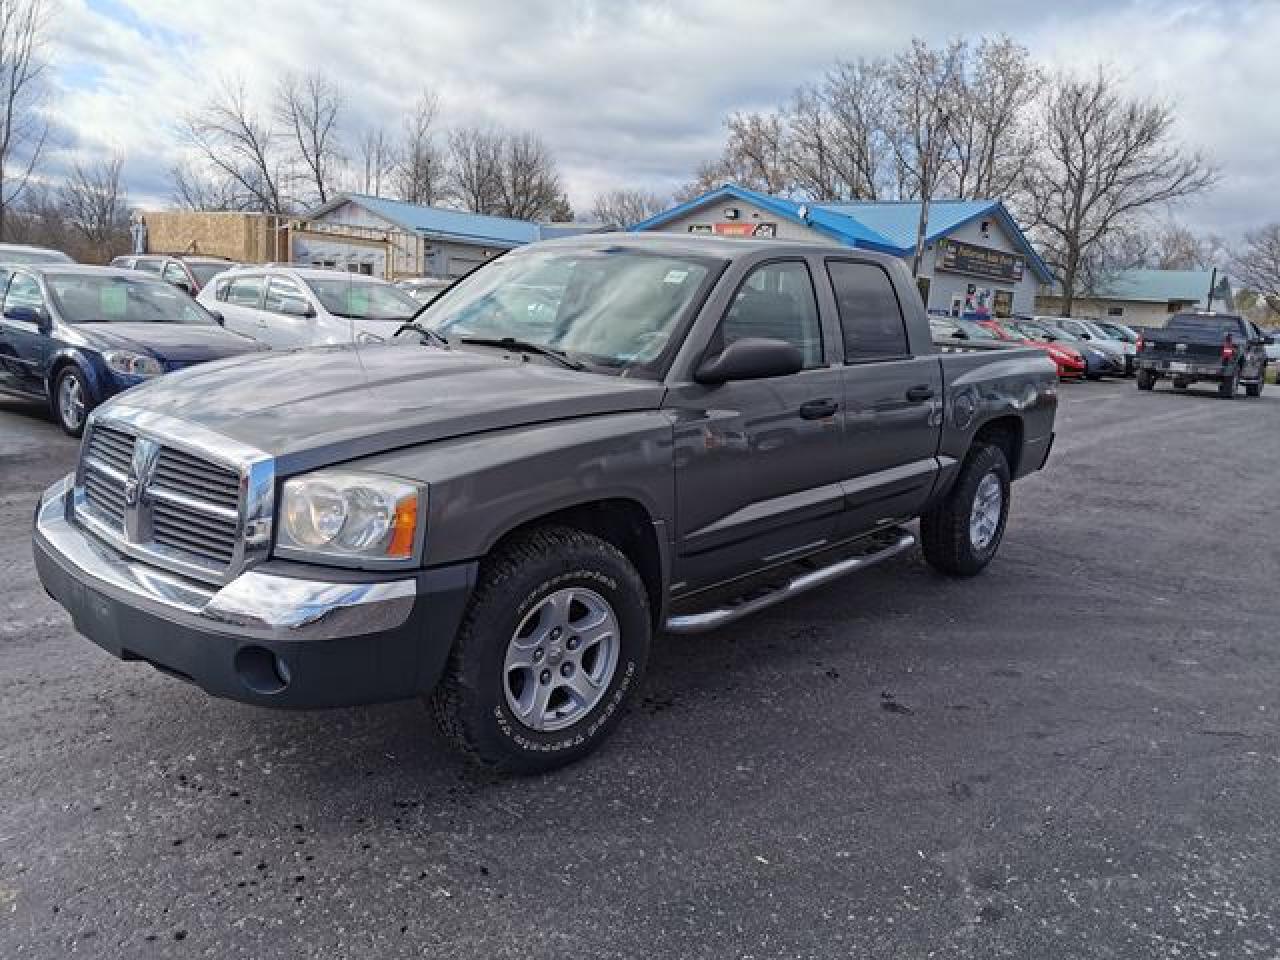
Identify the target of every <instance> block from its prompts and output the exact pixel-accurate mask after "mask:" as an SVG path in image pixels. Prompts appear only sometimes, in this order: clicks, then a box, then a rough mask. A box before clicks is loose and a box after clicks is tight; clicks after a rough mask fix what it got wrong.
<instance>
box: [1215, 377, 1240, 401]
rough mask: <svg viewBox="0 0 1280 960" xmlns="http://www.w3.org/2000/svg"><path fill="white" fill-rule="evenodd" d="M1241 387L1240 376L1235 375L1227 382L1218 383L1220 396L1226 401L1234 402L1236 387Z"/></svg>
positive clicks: (1226, 380)
mask: <svg viewBox="0 0 1280 960" xmlns="http://www.w3.org/2000/svg"><path fill="white" fill-rule="evenodd" d="M1239 385H1240V374H1239V373H1233V374H1231V376H1229V377H1228V378H1227V379H1225V380H1219V381H1218V396H1219V397H1222V398H1223V399H1224V400H1234V399H1235V396H1236V387H1238V386H1239Z"/></svg>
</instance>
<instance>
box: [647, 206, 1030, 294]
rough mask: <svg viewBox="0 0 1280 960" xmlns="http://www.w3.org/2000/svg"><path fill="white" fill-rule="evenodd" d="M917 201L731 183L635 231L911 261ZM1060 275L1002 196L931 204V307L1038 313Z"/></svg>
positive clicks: (926, 266) (927, 273) (926, 273)
mask: <svg viewBox="0 0 1280 960" xmlns="http://www.w3.org/2000/svg"><path fill="white" fill-rule="evenodd" d="M919 219H920V204H919V202H918V201H903V202H880V201H861V202H853V203H804V202H802V201H797V200H788V199H786V198H784V197H775V196H771V195H769V194H763V193H758V192H756V191H754V190H747V189H746V188H744V187H740V186H737V185H736V184H726V185H725V186H723V187H720V188H719V189H716V190H713V191H711V192H710V193H706V194H704V195H702V196H700V197H697V198H695V199H693V200H690V201H689V202H688V203H683V204H680V205H679V206H677V207H674V208H672V209H670V210H667V211H665V212H663V213H660V214H658V215H657V216H654V217H651V218H650V219H648V220H645V221H644V222H642V223H638V224H636V225H635V226H633V227H632V228H631V229H632V230H661V231H666V232H674V233H694V234H698V233H705V234H717V235H720V236H738V237H777V238H781V239H785V240H809V241H818V242H827V243H835V244H840V245H843V246H848V247H855V248H860V249H866V250H877V251H879V252H881V253H890V254H893V255H894V256H898V257H902V258H904V259H906V260H907V261H908V262H909V261H910V260H911V259H912V258H913V256H914V254H915V247H916V232H917V230H918V224H919ZM1051 280H1052V276H1051V274H1050V273H1049V268H1048V267H1047V266H1046V265H1045V263H1044V261H1042V260H1041V259H1040V257H1039V256H1038V255H1037V254H1036V252H1035V250H1034V249H1032V247H1031V244H1030V242H1029V241H1028V240H1027V237H1026V235H1025V234H1024V233H1023V232H1022V230H1021V229H1020V228H1019V227H1018V225H1017V223H1015V222H1014V219H1013V217H1011V216H1010V215H1009V211H1008V210H1006V209H1005V206H1004V204H1003V203H1001V202H1000V201H998V200H934V201H933V202H932V203H930V205H929V217H928V224H927V226H926V228H925V249H924V256H923V258H922V260H921V264H920V270H919V279H918V283H919V286H920V294H921V297H922V298H923V300H924V303H925V306H926V308H927V309H928V310H929V312H930V313H933V314H938V315H944V314H945V315H950V316H964V315H970V316H973V315H978V316H984V315H985V316H1012V315H1014V314H1030V313H1033V312H1034V311H1035V305H1036V293H1037V291H1038V290H1039V288H1040V286H1041V285H1042V284H1047V283H1050V282H1051Z"/></svg>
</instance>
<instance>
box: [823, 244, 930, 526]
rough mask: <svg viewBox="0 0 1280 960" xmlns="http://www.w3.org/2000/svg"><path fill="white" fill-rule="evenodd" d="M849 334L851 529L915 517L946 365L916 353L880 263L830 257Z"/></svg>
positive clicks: (829, 270) (926, 485) (830, 274)
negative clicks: (911, 345) (943, 366)
mask: <svg viewBox="0 0 1280 960" xmlns="http://www.w3.org/2000/svg"><path fill="white" fill-rule="evenodd" d="M826 275H827V276H826V278H825V279H826V281H827V282H828V283H829V285H830V292H831V294H832V296H833V297H834V298H835V304H836V312H837V315H838V316H839V318H840V329H841V332H842V335H843V344H842V346H843V352H844V362H845V366H844V367H843V369H842V376H843V384H842V387H843V391H844V406H845V423H844V432H845V443H844V462H843V470H844V474H845V477H846V478H847V479H846V480H845V482H844V489H845V497H846V504H847V507H848V510H849V523H850V529H851V531H852V532H857V533H861V532H864V531H867V530H872V529H874V528H875V527H877V526H883V525H885V524H887V523H890V522H895V521H899V520H903V519H907V518H909V517H912V516H914V515H915V514H916V513H917V512H918V511H919V510H920V508H921V507H923V506H924V503H925V501H926V500H927V499H928V498H929V494H930V493H931V492H932V490H933V483H934V479H935V477H936V476H937V472H938V460H937V452H938V439H939V433H940V429H941V424H942V388H943V384H942V366H941V364H940V363H939V360H938V357H937V355H936V354H932V353H930V354H927V355H924V356H913V355H912V354H911V350H910V348H909V346H908V344H909V340H908V338H907V328H906V322H905V320H904V318H903V311H902V306H901V304H900V303H899V301H898V295H897V293H896V292H895V289H894V286H893V281H892V279H891V278H890V276H889V274H888V272H887V271H886V270H885V269H884V267H882V266H880V264H878V263H874V262H870V261H862V260H857V259H855V258H851V257H850V258H846V257H828V258H826Z"/></svg>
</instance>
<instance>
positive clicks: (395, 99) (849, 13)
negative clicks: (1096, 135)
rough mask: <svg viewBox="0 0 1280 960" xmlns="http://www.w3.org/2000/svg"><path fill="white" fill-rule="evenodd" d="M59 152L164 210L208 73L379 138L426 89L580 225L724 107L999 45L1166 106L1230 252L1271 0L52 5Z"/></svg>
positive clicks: (1197, 214)
mask: <svg viewBox="0 0 1280 960" xmlns="http://www.w3.org/2000/svg"><path fill="white" fill-rule="evenodd" d="M60 6H61V10H60V13H59V14H58V17H57V21H56V26H57V39H56V42H55V44H54V47H53V50H52V55H53V59H54V65H55V68H56V79H55V83H56V86H57V88H58V89H57V101H56V111H55V112H56V115H57V121H58V124H59V126H60V128H61V129H62V130H64V131H65V134H64V143H65V144H66V146H65V147H64V148H63V149H62V151H61V155H60V156H58V157H55V158H53V159H54V161H55V162H65V161H66V160H67V159H68V158H69V157H70V156H73V155H74V152H75V151H79V152H80V153H81V154H83V155H90V154H92V153H93V152H95V151H102V150H108V149H109V150H118V151H122V152H123V153H124V155H125V157H126V173H127V176H128V179H129V187H130V195H131V199H132V201H133V202H135V203H137V204H141V205H147V204H163V203H165V202H167V199H168V196H169V189H168V185H167V170H168V169H169V167H170V166H171V165H172V163H173V161H174V159H175V158H176V153H175V150H176V146H175V141H176V135H175V125H176V121H177V120H178V118H179V117H181V115H182V114H183V113H184V112H185V111H187V110H190V109H191V108H193V107H195V106H197V105H198V104H199V103H200V102H201V101H202V99H203V98H204V96H205V94H206V91H208V90H209V88H210V86H211V85H212V84H213V82H214V81H215V80H216V78H218V77H226V76H241V77H243V78H244V79H245V80H246V82H247V84H248V86H249V89H250V90H251V91H257V92H259V93H260V94H261V96H262V98H263V101H264V102H265V100H266V98H267V97H268V95H269V91H270V89H271V87H272V85H273V83H274V82H275V81H276V79H278V78H279V76H280V75H281V74H282V73H283V72H285V71H288V70H307V69H313V68H315V67H317V66H319V67H322V68H323V69H324V70H325V71H327V72H328V74H329V75H330V77H331V78H332V79H333V80H334V81H335V82H336V83H337V84H339V85H340V86H341V88H342V89H343V91H344V93H345V96H346V101H347V123H348V126H349V128H353V129H358V128H359V127H360V126H361V125H364V124H369V125H373V124H383V125H386V126H389V127H396V126H398V125H399V117H400V116H401V115H402V113H403V111H404V110H405V108H406V107H407V106H408V104H409V103H410V102H411V101H412V100H413V98H414V97H415V95H416V93H417V91H418V90H420V89H421V88H422V87H423V86H424V85H426V86H429V87H430V88H431V89H433V90H434V91H436V92H437V94H438V95H439V97H440V100H441V104H442V110H443V120H444V123H445V124H446V125H449V124H474V123H481V124H485V123H495V124H501V125H507V126H512V127H531V128H534V129H536V130H537V131H539V132H540V133H541V134H542V136H543V137H544V138H545V140H546V141H547V142H548V143H549V144H550V145H551V147H552V148H553V150H554V151H555V153H556V155H557V157H558V159H559V161H560V164H561V168H562V171H563V173H564V175H565V179H566V182H567V185H568V187H569V192H570V198H571V200H572V201H573V203H574V205H575V207H576V208H577V209H579V210H583V211H585V210H587V209H589V207H590V202H591V198H592V197H593V196H594V195H595V193H596V192H597V191H600V190H603V189H608V188H611V187H617V186H643V187H646V188H650V189H654V190H657V191H659V192H665V191H669V190H670V189H672V188H673V187H675V186H676V185H678V184H679V183H681V182H683V181H685V180H688V179H689V178H690V176H691V174H692V171H693V169H694V167H695V166H696V165H697V163H698V162H699V161H700V160H703V159H706V158H710V157H713V156H715V155H716V154H717V153H718V151H719V147H720V144H721V143H722V140H723V126H722V124H723V118H724V116H725V115H726V114H727V113H728V112H729V111H731V110H734V109H739V108H752V107H764V106H770V105H773V104H775V103H777V102H779V101H780V100H782V99H785V97H786V96H787V95H788V93H789V92H790V91H791V90H792V89H793V88H795V87H796V86H797V85H798V84H800V83H803V82H806V81H808V80H811V79H814V78H815V77H817V76H818V75H819V74H821V73H822V72H823V70H824V69H825V68H826V67H827V66H828V65H829V64H830V63H831V62H832V61H833V60H835V59H837V58H850V57H856V56H859V55H874V54H885V53H891V52H893V51H895V50H897V49H899V48H900V47H902V45H903V44H905V43H906V42H907V41H908V40H909V39H910V37H911V36H913V35H920V36H923V37H925V38H927V39H929V40H931V41H935V42H938V41H942V40H945V39H947V38H949V37H953V36H970V37H976V36H979V35H981V34H983V33H996V32H1006V33H1008V34H1010V35H1011V36H1012V37H1014V38H1015V39H1016V40H1018V41H1020V42H1021V43H1023V44H1025V45H1026V46H1028V47H1030V48H1031V50H1032V52H1033V53H1034V54H1035V55H1036V56H1037V57H1038V58H1040V59H1041V60H1043V61H1044V62H1046V63H1048V64H1051V65H1063V66H1069V67H1075V68H1087V67H1088V66H1090V65H1092V64H1095V63H1097V62H1098V61H1100V60H1101V61H1109V62H1111V63H1114V64H1116V65H1117V66H1119V67H1121V68H1123V70H1125V71H1126V75H1127V78H1128V81H1127V82H1128V83H1129V84H1130V85H1131V86H1132V87H1133V89H1134V90H1135V91H1136V92H1140V93H1142V94H1146V95H1153V96H1159V97H1163V98H1166V99H1168V100H1169V101H1171V102H1173V103H1174V104H1175V105H1176V107H1177V109H1178V112H1179V117H1180V124H1181V128H1182V130H1181V133H1182V136H1183V137H1184V138H1185V139H1186V140H1188V141H1190V142H1193V143H1195V144H1196V145H1198V146H1203V147H1204V148H1206V149H1207V150H1208V151H1209V152H1210V153H1211V154H1212V155H1213V156H1214V158H1215V159H1216V160H1217V162H1218V163H1219V164H1220V165H1221V167H1222V170H1223V180H1222V184H1221V186H1219V187H1218V188H1217V190H1215V191H1214V193H1213V195H1212V196H1210V197H1208V198H1206V199H1204V200H1201V201H1197V202H1196V203H1195V204H1194V206H1191V207H1189V208H1184V209H1183V210H1181V211H1180V212H1179V216H1180V217H1181V218H1182V219H1184V220H1186V221H1187V222H1190V223H1192V224H1195V225H1197V226H1199V227H1201V228H1203V229H1206V230H1214V231H1218V232H1220V233H1223V234H1226V235H1228V236H1235V235H1238V234H1239V232H1241V231H1242V230H1244V229H1247V228H1249V227H1250V226H1252V225H1255V224H1256V223H1257V222H1259V221H1260V220H1261V219H1264V218H1269V219H1276V218H1277V216H1278V214H1280V210H1278V209H1277V205H1276V201H1275V198H1276V197H1277V196H1280V106H1278V105H1277V103H1276V95H1275V93H1274V90H1275V80H1276V76H1277V70H1276V62H1277V61H1276V41H1277V39H1278V38H1280V2H1275V0H1257V2H1246V0H1234V2H1217V3H1207V2H1175V0H1165V2H1155V0H1143V2H1133V3H1127V4H1126V3H1119V2H1114V0H1113V2H1104V0H1073V2H1071V3H1066V4H1029V3H1026V2H1005V0H967V2H965V3H956V2H955V0H946V2H932V0H921V2H908V0H897V2H894V3H884V2H872V0H843V2H839V0H683V2H676V0H671V2H665V0H638V2H632V3H627V2H623V0H597V2H591V0H541V2H540V0H471V2H459V0H361V2H358V3H357V2H352V0H329V2H323V0H60Z"/></svg>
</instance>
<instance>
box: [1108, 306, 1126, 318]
mask: <svg viewBox="0 0 1280 960" xmlns="http://www.w3.org/2000/svg"><path fill="white" fill-rule="evenodd" d="M1107 316H1108V317H1123V316H1124V307H1107Z"/></svg>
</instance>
